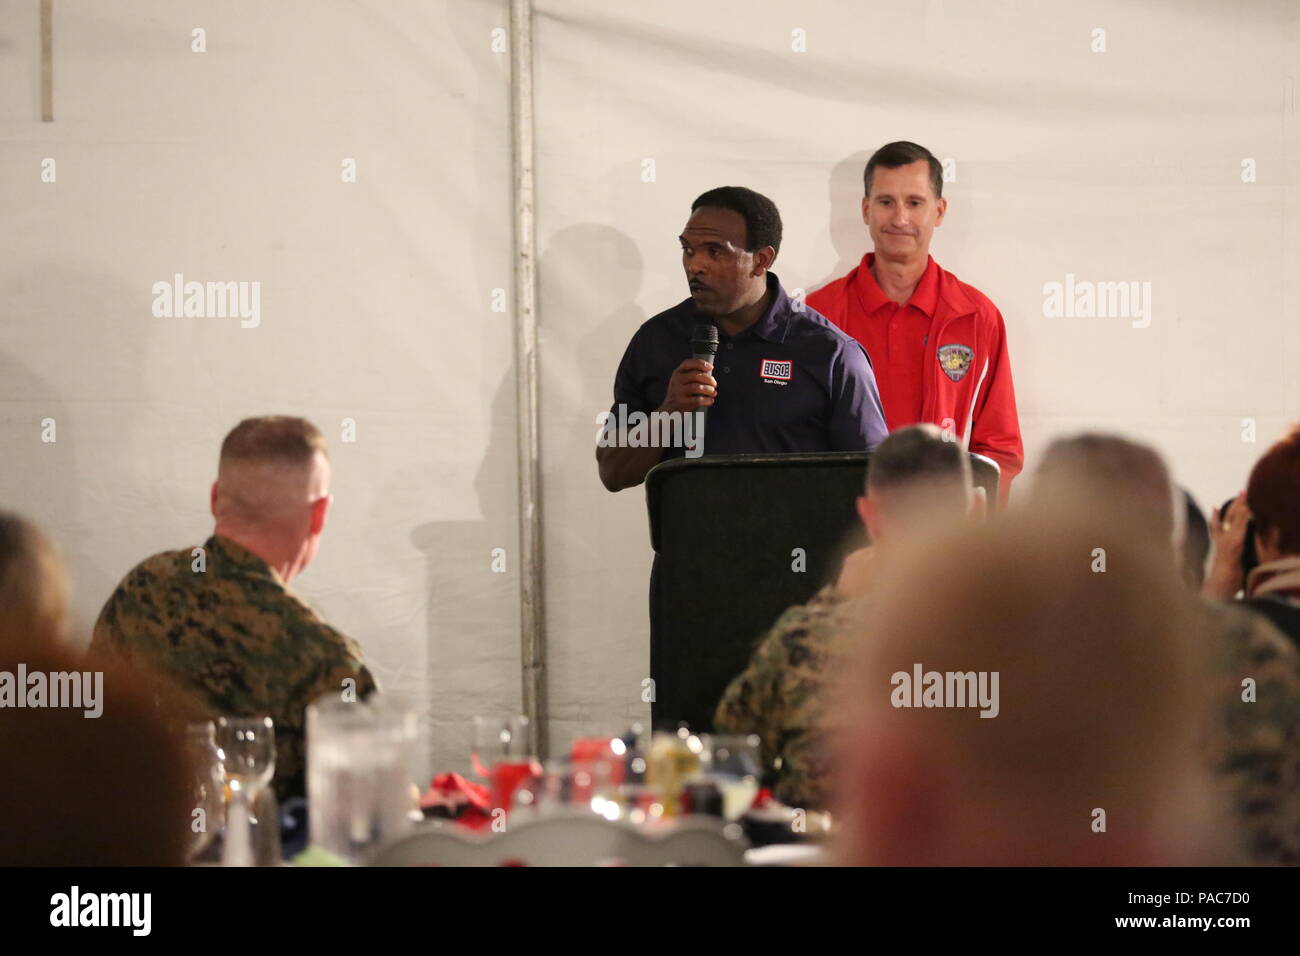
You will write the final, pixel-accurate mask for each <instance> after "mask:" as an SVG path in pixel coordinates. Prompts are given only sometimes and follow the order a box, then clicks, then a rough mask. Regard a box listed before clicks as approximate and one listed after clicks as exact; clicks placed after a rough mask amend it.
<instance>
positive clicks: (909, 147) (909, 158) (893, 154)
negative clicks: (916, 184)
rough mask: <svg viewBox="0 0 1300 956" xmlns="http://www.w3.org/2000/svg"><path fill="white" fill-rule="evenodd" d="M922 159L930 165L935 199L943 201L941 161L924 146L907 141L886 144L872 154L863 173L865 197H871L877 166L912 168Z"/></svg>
mask: <svg viewBox="0 0 1300 956" xmlns="http://www.w3.org/2000/svg"><path fill="white" fill-rule="evenodd" d="M922 159H924V160H925V161H926V162H928V163H929V164H930V188H931V189H933V190H934V198H935V199H941V198H942V197H943V165H942V164H941V163H940V162H939V160H937V159H935V157H934V153H932V152H930V151H929V150H928V149H926V148H925V147H924V146H918V145H917V144H916V143H909V142H907V140H899V141H898V142H897V143H886V144H885V145H884V146H882V147H880V149H878V150H876V151H875V152H874V153H872V154H871V158H870V159H869V160H867V168H866V169H864V170H863V171H862V188H863V190H864V191H863V195H864V196H870V195H871V174H872V173H874V172H875V170H876V167H877V166H884V167H885V168H886V169H897V168H898V167H900V166H910V165H911V164H912V163H915V162H918V161H920V160H922Z"/></svg>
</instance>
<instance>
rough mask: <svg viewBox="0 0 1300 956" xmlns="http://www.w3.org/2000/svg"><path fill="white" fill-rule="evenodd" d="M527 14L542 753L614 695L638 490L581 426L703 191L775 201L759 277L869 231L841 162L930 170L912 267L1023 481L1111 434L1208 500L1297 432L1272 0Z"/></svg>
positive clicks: (639, 584)
mask: <svg viewBox="0 0 1300 956" xmlns="http://www.w3.org/2000/svg"><path fill="white" fill-rule="evenodd" d="M535 8H536V17H537V25H536V27H535V32H536V52H535V56H536V58H537V78H536V84H537V115H538V129H537V188H538V201H539V214H538V216H539V221H538V236H539V244H540V247H541V257H542V270H541V324H542V335H543V349H542V387H543V411H544V419H545V422H546V429H547V430H546V432H545V441H544V445H543V454H544V461H545V463H546V468H547V472H546V486H545V494H546V497H545V501H546V511H545V514H546V523H547V529H548V535H549V538H548V557H549V562H550V566H549V569H548V595H547V602H548V603H547V607H548V617H549V632H550V633H549V653H550V667H551V675H550V676H551V698H552V715H553V731H552V736H553V738H554V739H557V740H562V739H564V736H565V730H566V729H568V728H571V727H578V726H580V725H582V724H583V722H584V721H591V720H592V719H593V718H601V717H606V716H612V715H619V714H623V713H625V712H626V711H627V710H628V709H629V708H633V709H635V708H636V707H638V706H639V700H640V696H639V695H640V691H641V684H640V681H641V679H642V678H643V677H645V676H646V675H647V669H648V650H647V643H648V622H647V601H646V593H647V584H648V578H649V566H650V551H649V544H648V535H647V522H646V516H645V502H644V494H643V492H642V491H641V490H640V489H634V490H629V491H624V492H621V493H619V494H617V495H610V494H608V493H606V492H605V491H604V489H603V488H602V487H601V485H600V483H599V480H598V478H597V474H596V468H595V464H594V462H593V461H592V457H591V454H592V453H591V446H592V444H593V440H594V437H595V433H596V426H595V415H596V414H597V413H598V412H600V411H601V410H604V409H608V408H609V406H610V403H611V401H612V383H613V377H614V371H615V368H616V367H617V364H618V361H619V358H620V357H621V355H622V352H623V349H624V348H625V347H626V345H627V342H628V339H629V338H630V337H631V335H632V333H633V332H634V331H635V330H636V328H637V326H638V325H639V323H640V322H642V321H643V320H645V319H646V318H649V317H650V316H651V315H654V314H655V313H657V312H660V311H662V310H663V309H665V308H667V307H669V306H670V305H673V304H674V303H676V302H679V301H681V300H682V299H684V298H685V297H686V287H685V280H684V277H683V275H682V271H681V264H680V257H679V253H678V246H677V241H676V236H677V235H678V233H679V232H680V230H681V228H682V226H683V225H684V224H685V221H686V218H687V216H688V215H689V208H690V203H691V201H692V200H693V199H694V198H695V196H697V195H699V194H700V193H702V192H703V191H704V190H706V189H708V188H711V187H714V186H719V185H724V184H734V185H746V186H749V187H751V188H754V189H757V190H758V191H760V192H762V193H765V194H766V195H768V196H770V197H771V198H772V199H773V200H775V202H776V203H777V205H778V207H779V208H780V210H781V212H782V216H783V219H784V223H785V238H784V243H783V246H782V249H781V252H780V255H779V256H778V258H777V261H776V264H775V266H774V271H775V272H776V273H777V275H778V276H779V277H780V278H781V280H782V282H783V283H784V285H785V286H786V288H787V290H793V289H796V288H805V289H812V288H815V287H816V286H819V285H821V284H823V283H824V282H825V281H826V280H827V279H830V278H832V277H834V276H837V275H842V274H843V273H844V272H846V271H848V269H849V268H851V267H852V266H853V265H855V264H856V263H857V261H858V260H859V258H860V257H861V256H862V254H863V253H864V252H866V251H867V250H868V249H869V248H870V245H869V237H868V235H867V233H866V229H865V227H864V226H863V225H862V222H861V218H860V212H859V202H860V198H861V190H862V178H861V177H862V168H863V166H864V164H865V161H866V159H867V157H868V156H869V154H870V152H871V151H872V150H874V149H875V148H876V147H878V146H881V145H883V144H884V143H886V142H889V141H891V140H897V139H908V140H914V141H917V142H920V143H922V144H925V145H926V146H928V147H930V148H931V149H932V150H933V151H934V152H935V153H936V154H937V155H938V156H940V157H943V158H945V159H951V160H952V161H953V166H952V168H953V170H954V171H955V181H953V182H951V183H948V184H947V185H946V187H945V196H947V197H948V198H949V203H950V205H949V210H948V218H947V220H946V222H945V223H944V224H943V225H942V226H941V227H940V228H939V229H938V230H936V232H935V242H934V246H933V253H934V255H935V258H936V259H937V260H938V261H939V262H940V263H941V264H942V265H943V266H944V267H946V268H947V269H949V270H951V271H952V272H954V273H956V274H957V275H958V276H959V277H960V278H962V279H963V280H965V281H967V282H969V283H971V284H973V285H975V286H977V287H978V288H980V289H981V290H982V291H983V292H985V293H986V294H987V295H989V296H990V297H991V298H992V299H993V301H994V302H995V303H996V304H997V305H998V306H999V308H1000V309H1001V311H1002V313H1003V316H1004V317H1005V320H1006V325H1007V334H1008V337H1009V342H1010V354H1011V359H1012V363H1013V367H1014V373H1015V382H1016V391H1017V397H1018V400H1019V408H1020V415H1021V422H1022V427H1023V430H1024V436H1025V446H1026V457H1027V464H1028V469H1029V470H1030V471H1032V469H1033V467H1034V465H1035V463H1036V461H1037V458H1038V455H1039V454H1040V453H1041V452H1042V450H1043V448H1044V446H1045V444H1046V443H1047V442H1048V441H1049V440H1050V439H1051V438H1052V437H1053V436H1056V435H1059V434H1063V433H1068V432H1073V431H1077V430H1080V429H1085V428H1087V429H1101V430H1106V431H1117V432H1122V433H1124V434H1126V435H1130V436H1133V437H1136V438H1138V439H1141V440H1144V441H1148V442H1151V443H1152V444H1153V445H1155V446H1156V447H1157V448H1158V449H1160V451H1161V452H1162V453H1164V454H1165V455H1166V456H1167V458H1168V460H1169V461H1170V463H1171V465H1172V468H1173V471H1174V474H1175V477H1176V479H1177V480H1178V481H1180V482H1181V483H1182V484H1184V485H1185V486H1187V487H1188V488H1189V489H1190V490H1191V491H1192V492H1193V494H1194V495H1195V496H1196V497H1197V498H1198V499H1199V501H1200V503H1201V505H1202V507H1203V508H1205V509H1207V510H1208V508H1209V507H1210V506H1211V505H1212V504H1217V503H1218V502H1220V501H1222V500H1223V499H1224V498H1226V497H1227V496H1228V495H1230V494H1231V493H1233V492H1235V491H1236V490H1237V489H1238V488H1240V487H1242V485H1243V484H1244V481H1245V477H1246V475H1247V474H1248V472H1249V469H1250V466H1251V465H1252V463H1253V462H1254V461H1255V459H1256V458H1257V457H1258V456H1259V455H1260V454H1261V453H1262V452H1263V450H1264V449H1265V448H1266V447H1267V445H1268V443H1270V442H1271V441H1272V440H1274V439H1275V438H1276V437H1277V436H1278V435H1279V434H1280V433H1281V432H1282V430H1283V428H1284V427H1285V426H1286V425H1287V424H1288V423H1290V422H1292V421H1294V420H1296V419H1297V418H1300V313H1298V311H1297V306H1298V304H1300V296H1298V293H1300V288H1298V284H1300V262H1298V261H1297V253H1300V243H1298V241H1297V240H1298V238H1300V237H1297V234H1296V228H1297V222H1298V221H1300V218H1298V215H1297V214H1298V213H1300V208H1298V201H1297V185H1298V184H1300V116H1298V115H1297V112H1296V95H1297V89H1296V87H1297V82H1298V80H1297V77H1298V76H1300V43H1298V39H1297V38H1298V37H1300V7H1298V6H1297V5H1296V4H1294V3H1292V2H1289V0H1276V2H1253V3H1247V4H1240V5H1234V4H1227V3H1222V2H1215V0H1202V2H1177V3H1175V2H1172V0H1169V2H1144V3H1141V4H1133V3H1121V2H1093V0H1089V2H1087V3H1038V2H1028V0H1024V2H1014V0H1012V2H996V3H994V2H962V3H957V2H947V3H944V2H940V0H929V2H917V3H902V4H900V3H864V2H840V3H829V2H813V3H800V4H790V3H742V2H734V3H699V2H695V0H664V2H659V3H654V4H632V3H606V2H600V0H538V2H537V3H536V5H535ZM1097 30H1102V31H1104V34H1099V33H1096V32H1095V31H1097ZM1099 39H1101V40H1103V41H1104V44H1105V47H1104V52H1100V51H1098V52H1093V48H1094V46H1097V45H1098V41H1099ZM800 45H802V47H803V51H802V52H799V51H798V47H799V46H800ZM1247 159H1250V160H1253V161H1254V162H1253V168H1254V170H1255V172H1256V176H1257V179H1256V181H1255V182H1244V181H1243V177H1242V173H1243V161H1244V160H1247ZM651 164H653V166H651ZM1067 274H1072V275H1073V276H1074V277H1075V279H1076V280H1080V281H1082V280H1088V281H1092V282H1103V281H1104V282H1119V281H1125V282H1139V283H1150V289H1151V306H1152V309H1151V314H1150V322H1149V325H1146V326H1145V327H1137V326H1141V325H1142V324H1143V323H1144V321H1145V320H1144V319H1143V318H1142V317H1140V316H1134V317H1130V318H1126V317H1114V318H1066V317H1057V318H1049V317H1048V316H1047V315H1046V314H1045V308H1044V303H1045V299H1046V294H1045V291H1044V286H1045V285H1046V284H1047V283H1050V282H1059V283H1062V284H1064V283H1065V282H1066V281H1067V279H1066V277H1067ZM1139 288H1141V287H1139ZM1247 419H1249V420H1251V421H1253V423H1254V426H1253V427H1254V434H1255V438H1256V440H1255V441H1254V442H1253V443H1252V442H1250V441H1244V440H1243V436H1245V437H1249V435H1250V433H1249V425H1243V420H1247ZM1027 486H1028V481H1027V480H1026V479H1022V480H1021V482H1020V485H1019V493H1021V494H1023V492H1024V490H1025V488H1026V487H1027Z"/></svg>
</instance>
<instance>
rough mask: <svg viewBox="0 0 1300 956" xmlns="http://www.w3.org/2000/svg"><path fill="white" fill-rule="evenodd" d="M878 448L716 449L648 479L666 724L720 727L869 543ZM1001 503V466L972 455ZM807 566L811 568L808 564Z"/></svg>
mask: <svg viewBox="0 0 1300 956" xmlns="http://www.w3.org/2000/svg"><path fill="white" fill-rule="evenodd" d="M870 460H871V455H870V454H869V453H867V452H828V453H819V454H794V455H711V456H705V457H703V458H697V459H686V458H678V459H673V460H671V461H666V462H663V463H661V464H659V465H656V466H655V467H654V468H653V469H651V471H650V473H649V474H648V475H647V476H646V503H647V506H648V508H649V512H650V540H651V544H652V545H653V547H654V550H655V559H654V570H653V572H652V574H651V578H650V676H651V678H652V679H653V680H654V691H655V699H654V702H653V704H652V707H651V720H652V723H653V725H654V727H655V728H656V729H673V728H675V727H676V726H677V725H678V723H680V722H682V721H685V722H687V723H688V724H690V727H691V729H692V730H695V731H709V730H712V729H713V711H714V708H715V707H716V706H717V703H718V700H719V699H720V698H721V697H722V693H723V691H724V690H726V687H727V684H728V683H729V682H730V681H731V679H732V678H733V677H735V676H736V675H737V674H739V673H740V672H741V671H742V670H744V668H745V666H746V665H747V664H748V662H749V657H750V653H751V651H752V650H753V648H754V644H755V642H756V641H757V640H758V638H760V637H761V636H762V635H763V634H764V633H765V632H766V631H767V630H768V628H770V627H771V626H772V624H773V623H774V622H775V621H776V619H777V618H778V617H779V616H780V614H781V612H782V611H784V610H785V609H786V608H787V607H789V606H791V605H792V604H801V603H803V602H804V601H807V600H808V598H810V597H812V595H813V594H815V593H816V592H817V590H818V589H819V588H820V587H821V586H822V585H823V584H825V583H826V582H828V581H829V580H830V579H831V578H832V577H833V576H834V575H835V574H836V573H837V572H838V570H839V565H840V562H841V560H842V559H843V557H844V555H845V554H846V553H848V551H850V550H851V549H852V548H854V547H857V546H859V545H861V544H862V543H863V542H864V541H865V534H864V532H863V530H862V525H861V522H860V521H859V520H858V518H857V514H856V512H855V510H854V499H856V498H857V497H858V496H859V495H861V494H862V490H863V483H864V480H865V477H866V469H867V468H868V467H869V466H870ZM971 465H972V469H973V473H974V479H975V484H976V485H977V486H979V487H982V488H984V489H985V491H986V493H987V495H988V501H989V506H990V508H991V507H993V506H994V504H995V503H996V502H997V500H998V467H997V465H996V464H995V463H994V462H993V461H991V460H990V459H988V458H985V457H984V456H982V455H974V454H972V455H971ZM799 568H802V570H798V569H799Z"/></svg>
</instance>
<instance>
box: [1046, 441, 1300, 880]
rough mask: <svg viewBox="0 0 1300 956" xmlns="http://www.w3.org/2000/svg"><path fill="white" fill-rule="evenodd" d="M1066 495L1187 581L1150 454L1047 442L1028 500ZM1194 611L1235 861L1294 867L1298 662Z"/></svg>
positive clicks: (1234, 612)
mask: <svg viewBox="0 0 1300 956" xmlns="http://www.w3.org/2000/svg"><path fill="white" fill-rule="evenodd" d="M1066 494H1081V495H1083V496H1084V497H1085V499H1086V500H1087V501H1088V502H1090V507H1091V509H1092V513H1094V514H1097V515H1099V516H1102V515H1109V516H1111V517H1112V518H1114V519H1115V520H1119V521H1122V522H1123V523H1124V524H1125V526H1126V527H1129V528H1132V529H1133V530H1134V531H1135V532H1137V533H1139V534H1142V535H1145V536H1146V537H1148V538H1149V539H1150V540H1151V541H1159V542H1164V541H1169V542H1170V543H1171V545H1172V550H1173V558H1174V566H1175V567H1176V568H1178V569H1179V570H1180V571H1181V572H1182V573H1183V577H1184V580H1188V575H1187V573H1186V571H1187V562H1186V555H1187V550H1186V548H1185V546H1184V540H1183V539H1184V534H1185V532H1184V528H1185V526H1186V525H1185V522H1184V520H1183V519H1185V517H1186V516H1187V514H1188V511H1187V506H1186V497H1185V495H1184V494H1183V493H1182V492H1181V491H1179V490H1177V489H1176V488H1174V486H1173V485H1172V484H1171V482H1170V479H1169V471H1168V469H1167V467H1166V466H1165V463H1164V460H1163V459H1162V458H1161V457H1160V455H1159V454H1158V453H1157V452H1156V451H1155V450H1154V449H1152V448H1149V447H1147V446H1145V445H1140V444H1138V443H1136V442H1133V441H1130V440H1128V439H1125V438H1120V437H1118V436H1112V435H1098V434H1084V435H1079V436H1076V437H1072V438H1066V439H1060V440H1058V441H1055V442H1053V443H1052V444H1051V445H1050V446H1049V447H1048V449H1047V451H1046V452H1045V453H1044V454H1043V458H1042V461H1041V463H1040V465H1039V468H1038V473H1037V475H1036V478H1035V483H1034V487H1033V497H1034V498H1035V499H1036V500H1037V501H1039V502H1040V503H1043V504H1046V503H1049V502H1051V501H1052V500H1054V499H1056V498H1058V497H1060V496H1062V495H1066ZM1171 502H1172V507H1171ZM1162 549H1163V545H1162ZM1193 593H1195V589H1193ZM1196 611H1197V614H1198V617H1199V618H1200V620H1201V623H1202V625H1203V629H1202V632H1201V633H1204V634H1205V635H1206V638H1207V640H1208V644H1207V650H1208V651H1209V652H1210V654H1211V664H1212V666H1213V680H1214V684H1213V685H1212V686H1213V690H1214V693H1215V696H1216V700H1217V701H1218V704H1219V707H1218V711H1217V714H1216V718H1217V719H1216V720H1215V721H1214V722H1213V724H1212V725H1211V727H1210V732H1209V733H1208V735H1207V737H1206V740H1205V742H1204V744H1203V751H1204V752H1205V754H1206V755H1207V758H1208V760H1209V762H1210V766H1211V768H1212V770H1213V771H1214V772H1215V773H1216V775H1217V778H1218V781H1219V783H1220V784H1221V785H1222V786H1224V787H1225V788H1226V790H1227V792H1228V793H1229V795H1230V800H1231V802H1232V806H1233V807H1234V808H1235V812H1236V814H1237V817H1238V820H1239V830H1240V832H1241V834H1242V837H1243V839H1244V841H1245V843H1246V848H1245V854H1246V856H1247V857H1248V859H1249V861H1250V862H1252V863H1300V654H1297V652H1296V649H1295V648H1294V647H1293V646H1291V645H1290V644H1289V643H1288V641H1287V640H1286V638H1285V637H1284V636H1283V635H1282V634H1281V633H1279V632H1278V630H1277V629H1276V628H1275V627H1273V626H1272V625H1271V624H1270V623H1269V622H1268V621H1267V620H1266V619H1265V618H1263V617H1261V616H1259V615H1256V614H1250V613H1247V612H1245V611H1243V610H1241V609H1240V608H1239V607H1233V606H1230V605H1228V604H1224V603H1222V602H1219V601H1212V600H1200V601H1198V602H1197V606H1196ZM1247 678H1249V679H1250V680H1251V681H1252V682H1253V686H1254V692H1253V694H1252V695H1248V696H1250V699H1249V700H1246V699H1243V685H1242V682H1243V680H1246V679H1247Z"/></svg>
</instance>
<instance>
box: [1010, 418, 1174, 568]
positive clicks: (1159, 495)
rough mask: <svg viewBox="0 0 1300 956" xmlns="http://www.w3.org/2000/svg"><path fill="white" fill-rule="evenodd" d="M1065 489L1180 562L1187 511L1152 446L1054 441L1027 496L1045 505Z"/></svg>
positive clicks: (1097, 439)
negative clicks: (1161, 544) (1164, 544)
mask: <svg viewBox="0 0 1300 956" xmlns="http://www.w3.org/2000/svg"><path fill="white" fill-rule="evenodd" d="M1067 491H1068V493H1069V494H1071V495H1072V496H1076V497H1077V496H1083V497H1086V498H1088V499H1089V507H1090V508H1092V509H1095V511H1096V513H1097V514H1098V516H1102V515H1104V516H1106V517H1108V518H1111V519H1114V520H1116V521H1119V522H1125V523H1127V522H1132V523H1134V524H1135V525H1136V527H1138V528H1141V529H1142V530H1143V531H1145V532H1146V533H1147V534H1150V535H1153V536H1155V537H1156V538H1158V539H1159V540H1161V541H1168V542H1169V543H1170V545H1171V546H1172V547H1173V548H1174V549H1175V550H1176V552H1177V553H1178V555H1179V559H1180V561H1181V555H1182V548H1183V534H1184V521H1185V515H1186V510H1187V507H1186V505H1185V503H1184V502H1183V498H1182V493H1181V492H1180V491H1179V490H1178V489H1177V488H1176V487H1175V486H1174V484H1173V482H1172V481H1171V480H1170V477H1169V468H1168V466H1167V465H1166V464H1165V461H1164V459H1163V458H1162V457H1161V456H1160V453H1159V452H1157V451H1156V450H1155V449H1154V448H1151V447H1150V446H1148V445H1143V444H1140V443H1138V442H1135V441H1131V440H1130V439H1127V438H1122V437H1120V436H1119V435H1104V434H1098V433H1095V432H1085V433H1083V434H1080V435H1074V436H1071V437H1069V438H1058V439H1056V440H1055V441H1053V442H1052V443H1051V444H1050V445H1048V446H1047V450H1046V451H1045V452H1044V453H1043V457H1042V459H1041V460H1040V462H1039V465H1038V472H1037V474H1036V475H1035V479H1034V486H1033V495H1034V497H1035V498H1037V499H1039V500H1042V501H1050V500H1051V499H1052V498H1053V497H1056V496H1058V495H1060V494H1062V493H1063V492H1067Z"/></svg>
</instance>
